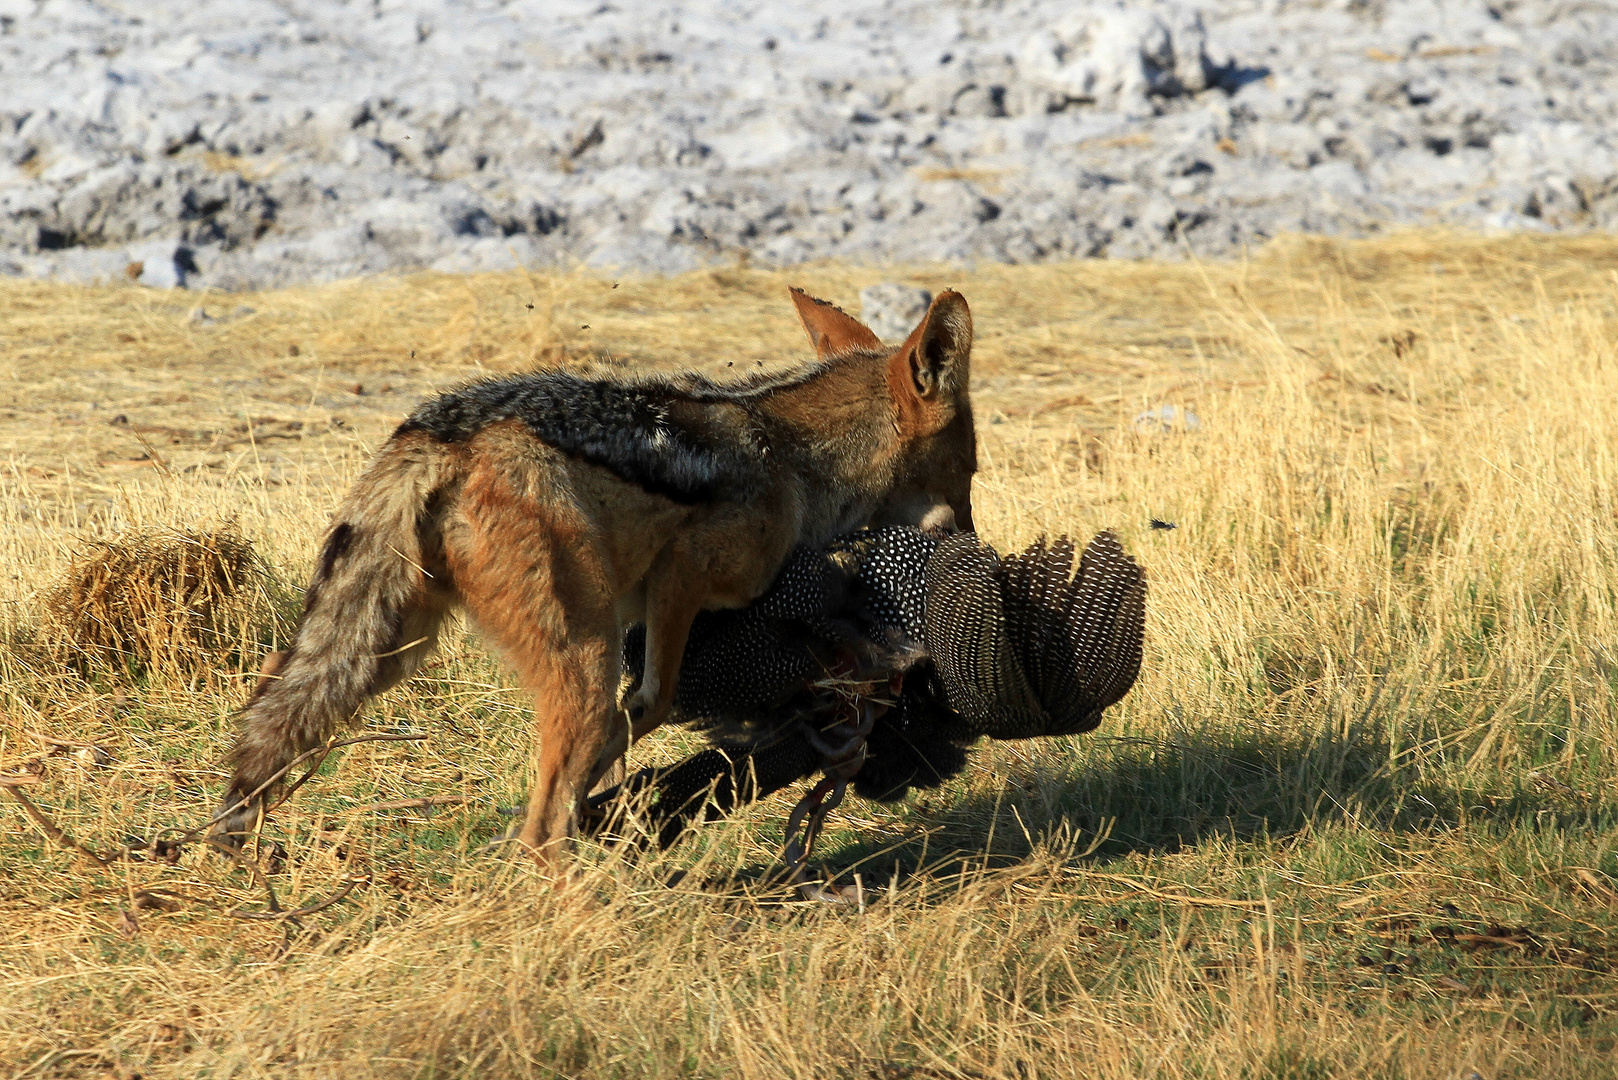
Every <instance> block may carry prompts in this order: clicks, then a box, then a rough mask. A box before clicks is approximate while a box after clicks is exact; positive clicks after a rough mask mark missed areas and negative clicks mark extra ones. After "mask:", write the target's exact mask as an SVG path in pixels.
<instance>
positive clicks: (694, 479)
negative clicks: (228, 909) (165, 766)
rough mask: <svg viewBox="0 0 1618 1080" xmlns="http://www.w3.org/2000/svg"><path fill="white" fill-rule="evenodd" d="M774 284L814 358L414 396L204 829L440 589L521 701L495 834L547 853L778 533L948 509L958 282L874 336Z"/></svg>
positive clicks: (357, 495)
mask: <svg viewBox="0 0 1618 1080" xmlns="http://www.w3.org/2000/svg"><path fill="white" fill-rule="evenodd" d="M792 300H793V302H794V304H795V305H796V306H797V309H798V314H799V316H800V318H801V319H802V321H803V325H804V328H805V329H806V330H807V331H808V333H809V337H810V340H811V341H812V342H813V343H814V346H815V351H816V353H817V359H816V360H815V361H814V362H812V363H810V364H808V365H807V366H805V367H803V368H801V369H799V370H797V371H794V372H792V373H789V374H786V375H780V376H767V375H760V376H755V377H754V378H752V379H750V380H746V381H742V382H737V383H733V384H731V383H716V382H712V381H709V380H707V379H705V378H702V377H700V376H695V375H682V376H674V377H662V378H653V377H647V378H641V379H630V380H611V379H587V378H583V377H581V376H577V375H573V374H567V373H562V372H554V371H553V372H539V373H534V374H526V375H516V376H511V377H508V378H501V379H491V380H487V381H483V382H477V383H473V384H471V385H469V386H465V387H462V388H461V389H458V390H453V391H451V392H449V393H447V394H444V395H443V396H441V397H438V398H436V399H434V400H432V401H429V402H427V403H426V404H424V405H422V406H421V407H419V408H418V409H417V410H416V411H415V412H414V413H413V414H412V415H411V416H410V418H409V419H408V420H406V421H405V422H404V424H403V425H402V426H400V428H399V429H398V430H397V431H396V432H394V434H393V436H392V437H391V438H390V439H389V440H388V442H387V443H386V445H384V446H383V448H382V450H381V451H380V452H379V453H378V454H377V456H376V459H375V460H374V461H373V462H372V463H371V465H370V467H369V468H368V469H367V470H366V471H365V473H364V474H363V475H362V476H361V477H360V479H359V481H358V482H357V483H356V484H355V485H354V488H353V490H352V491H350V492H349V493H348V495H347V497H346V498H345V499H344V500H343V502H342V504H341V506H340V507H339V508H338V510H337V513H336V515H335V516H334V518H333V520H332V525H331V528H330V530H329V531H328V533H327V535H326V540H325V544H324V546H323V547H322V548H321V552H320V557H319V560H318V563H317V565H316V568H315V572H314V576H313V579H312V580H311V581H310V584H309V590H308V594H307V597H306V601H305V607H304V613H303V618H302V620H301V621H300V623H299V624H298V629H297V633H296V635H295V637H294V640H293V643H292V644H291V646H290V647H289V648H288V649H287V651H286V652H285V653H284V654H282V655H281V657H280V658H279V663H278V665H277V667H276V669H275V671H274V677H273V678H268V679H265V680H263V681H262V682H261V683H260V685H259V686H258V688H257V689H256V690H255V691H254V692H253V694H252V696H251V698H250V699H249V700H248V702H247V705H246V706H245V708H244V709H243V713H242V728H241V735H240V737H239V739H238V741H237V744H236V748H235V751H234V763H235V775H234V778H233V779H232V781H231V785H230V789H229V791H228V792H227V794H226V796H225V801H224V807H231V806H235V805H236V804H239V803H245V804H244V805H241V806H239V807H238V808H237V809H235V810H233V811H232V812H230V813H229V814H227V815H226V816H225V817H223V818H222V820H221V821H220V823H219V825H218V826H217V830H218V834H219V835H220V836H222V837H224V838H230V837H236V838H238V839H239V838H240V837H241V836H242V835H243V834H245V833H247V832H248V831H250V830H251V829H252V827H253V825H254V823H255V821H256V819H257V817H258V815H259V813H260V809H261V807H262V805H263V804H264V800H265V798H266V797H267V795H268V794H269V790H266V791H265V792H263V793H260V794H259V795H258V796H257V797H255V798H253V799H251V800H247V798H246V797H247V796H249V795H250V794H252V793H253V792H254V791H256V790H257V789H258V788H260V787H261V786H263V785H264V784H265V782H266V781H267V780H269V779H270V778H271V777H273V776H274V775H275V774H276V773H277V772H278V771H280V770H282V769H283V768H284V767H285V766H286V765H287V763H288V762H290V761H291V760H292V759H293V758H294V757H295V756H297V755H298V754H299V753H301V752H303V751H305V750H308V749H311V748H314V747H317V746H319V745H321V744H322V743H323V742H325V741H326V740H327V739H328V738H330V737H331V735H332V733H333V732H334V731H335V730H336V729H337V728H338V727H339V726H340V725H342V724H344V723H346V722H347V721H349V720H350V719H351V718H352V717H353V716H354V715H355V713H356V712H357V711H358V709H359V707H360V706H361V704H363V702H364V701H365V699H366V698H368V697H370V696H372V695H374V694H377V693H380V692H381V691H383V690H385V689H386V688H388V687H389V686H392V685H394V684H395V683H397V682H399V681H400V680H401V679H403V678H405V677H406V676H408V675H409V674H410V673H411V672H413V671H415V670H416V668H417V666H418V665H420V663H421V662H422V660H423V659H424V658H425V657H426V656H427V655H428V653H429V652H430V651H431V650H432V648H433V645H434V640H435V637H436V635H437V632H438V628H439V624H440V623H441V621H442V620H443V618H444V616H445V615H446V614H447V613H448V612H449V611H450V610H451V609H452V608H455V607H457V606H459V607H463V608H464V609H465V610H466V612H467V613H468V614H469V615H470V617H471V618H472V620H473V621H474V622H475V623H476V625H477V626H478V627H480V628H481V630H482V631H483V632H484V634H486V635H487V636H488V637H489V638H491V639H492V640H493V641H494V642H495V644H496V645H498V646H499V648H500V650H501V651H502V652H503V653H504V655H505V656H506V657H507V659H508V660H509V661H510V663H511V664H512V665H513V666H514V667H515V668H516V670H517V673H518V675H519V676H520V678H521V679H522V682H523V683H524V685H525V686H526V687H527V688H528V690H529V691H531V692H532V694H533V696H534V708H535V718H536V722H537V724H536V726H537V732H536V734H537V736H538V760H537V769H536V775H535V779H534V785H533V789H532V792H531V795H530V798H529V800H528V812H527V818H526V820H525V822H524V824H523V827H522V831H521V833H520V839H521V841H522V843H523V844H524V845H526V846H527V848H528V849H529V850H530V851H532V852H533V853H534V855H535V857H536V858H537V859H538V860H539V862H540V864H541V866H542V867H545V866H553V865H554V863H555V860H556V858H557V854H558V848H559V847H560V844H561V842H562V841H564V840H565V839H566V838H567V837H568V836H569V835H570V833H571V831H572V829H573V827H574V824H575V819H576V817H577V809H578V806H579V804H580V802H581V800H582V799H583V797H584V796H585V795H586V794H587V793H588V791H589V790H590V788H591V787H592V786H593V784H594V783H595V781H596V779H597V778H598V777H599V776H601V775H602V774H603V773H604V772H605V771H606V769H607V768H608V767H609V766H611V765H612V764H613V763H614V762H615V761H616V760H617V759H618V758H619V757H620V756H621V755H622V754H623V752H624V751H625V750H626V749H627V747H628V746H629V744H630V743H631V742H632V741H633V740H634V739H638V738H639V737H640V736H642V735H644V734H645V733H646V732H648V731H650V730H651V729H652V728H654V727H656V726H657V725H658V724H659V723H661V722H662V721H663V719H664V718H665V717H666V716H667V715H668V711H669V706H670V702H671V699H672V697H673V693H674V688H675V684H676V681H677V679H678V676H679V668H680V657H681V654H682V652H683V651H684V647H685V642H686V635H687V632H688V630H689V629H690V626H691V620H692V618H693V617H694V616H695V615H696V613H697V612H698V611H699V610H702V609H703V608H719V607H741V606H745V605H746V604H748V603H749V602H750V601H752V600H753V599H754V598H755V597H757V596H758V595H759V594H760V593H761V592H763V591H764V589H765V588H766V587H767V586H768V585H769V584H770V582H771V580H772V579H773V578H774V576H775V574H776V572H777V571H778V570H779V568H780V567H781V565H782V563H783V562H784V561H785V559H786V558H787V556H788V555H789V554H790V553H791V551H792V550H793V548H794V547H796V546H798V545H811V546H819V545H821V544H823V543H825V542H826V541H827V540H829V539H830V538H831V537H833V536H836V535H839V534H841V533H845V532H848V531H849V530H851V529H856V528H859V527H861V526H863V525H866V524H929V525H948V524H950V523H951V522H953V523H954V524H955V525H957V526H959V527H960V528H963V529H969V528H971V526H972V511H971V483H972V474H973V472H974V471H975V469H976V467H977V456H976V441H975V435H974V432H973V427H972V406H971V401H970V398H969V396H968V392H967V383H968V373H969V357H970V353H971V347H972V317H971V313H970V312H969V311H968V309H967V306H966V301H965V300H964V299H963V298H962V297H961V296H960V294H959V293H956V292H944V293H941V294H940V295H939V296H938V298H937V299H936V300H934V301H933V304H932V307H931V308H930V309H929V310H928V312H927V315H926V317H925V318H924V319H923V321H922V323H921V325H920V326H918V327H917V328H916V329H915V330H914V331H913V332H912V333H911V335H910V336H909V338H907V339H906V340H905V342H904V344H902V345H900V346H899V347H898V348H896V349H894V348H887V347H884V346H883V345H882V343H881V342H880V341H878V340H877V338H876V335H874V334H872V333H871V331H870V330H868V329H866V327H864V326H863V325H861V324H860V323H859V322H857V321H855V320H854V319H853V318H851V317H849V316H848V315H846V314H844V313H843V312H842V311H840V310H838V309H837V308H835V307H833V306H832V305H830V304H828V303H826V302H824V301H820V300H815V299H812V298H811V297H809V296H808V295H806V294H804V293H803V292H801V291H799V290H793V292H792ZM637 622H644V623H645V625H646V662H645V665H644V669H643V670H644V672H645V674H644V676H643V678H642V679H641V682H640V685H639V686H638V687H636V688H635V689H634V690H633V691H632V692H631V693H630V694H629V696H628V697H627V699H626V704H625V708H624V709H623V710H622V712H621V711H620V708H619V704H618V700H617V695H618V686H619V666H620V665H619V657H620V644H621V642H622V641H623V638H624V630H625V628H626V627H628V626H630V625H631V624H634V623H637ZM625 714H627V715H625ZM272 788H273V785H272ZM222 809H223V808H222Z"/></svg>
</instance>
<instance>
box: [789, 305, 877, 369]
mask: <svg viewBox="0 0 1618 1080" xmlns="http://www.w3.org/2000/svg"><path fill="white" fill-rule="evenodd" d="M787 291H788V292H790V293H791V294H792V304H793V306H794V307H796V308H797V309H798V318H799V319H802V320H803V328H804V330H805V331H806V332H807V333H808V334H809V343H810V344H811V345H813V346H814V347H815V355H816V356H818V357H819V358H820V359H822V360H825V359H826V358H828V357H832V356H839V355H841V354H843V353H846V352H854V351H856V350H863V349H880V348H882V342H881V341H880V340H879V339H878V338H877V336H876V335H875V334H873V333H871V331H870V329H869V328H867V327H866V325H865V324H864V323H862V322H860V321H859V320H858V319H856V318H854V316H852V315H850V314H848V312H846V311H844V310H843V309H842V308H839V307H837V306H836V305H834V304H832V303H830V302H829V301H826V300H816V299H815V298H814V297H812V296H810V295H809V294H808V293H806V292H804V291H803V290H802V289H791V288H789V289H788V290H787Z"/></svg>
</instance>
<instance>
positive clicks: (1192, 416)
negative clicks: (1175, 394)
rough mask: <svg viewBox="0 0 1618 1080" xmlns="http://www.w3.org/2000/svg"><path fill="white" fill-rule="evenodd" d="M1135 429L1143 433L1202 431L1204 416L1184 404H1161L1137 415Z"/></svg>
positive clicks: (1166, 433) (1163, 433)
mask: <svg viewBox="0 0 1618 1080" xmlns="http://www.w3.org/2000/svg"><path fill="white" fill-rule="evenodd" d="M1135 430H1136V431H1139V432H1140V433H1141V434H1143V435H1172V434H1182V433H1184V432H1188V431H1201V430H1202V418H1201V417H1199V416H1198V415H1197V414H1196V413H1194V412H1192V411H1191V410H1190V409H1187V408H1185V407H1184V406H1183V405H1159V406H1155V407H1153V408H1150V409H1147V410H1146V411H1145V412H1143V413H1141V414H1140V415H1139V416H1137V417H1135Z"/></svg>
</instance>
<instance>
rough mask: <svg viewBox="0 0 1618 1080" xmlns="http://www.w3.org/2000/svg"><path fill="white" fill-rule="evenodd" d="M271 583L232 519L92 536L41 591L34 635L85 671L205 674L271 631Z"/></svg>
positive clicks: (45, 650) (46, 650)
mask: <svg viewBox="0 0 1618 1080" xmlns="http://www.w3.org/2000/svg"><path fill="white" fill-rule="evenodd" d="M272 588H273V585H272V584H271V581H270V578H269V575H268V573H267V571H266V568H265V567H264V565H263V563H262V562H261V561H260V560H259V558H258V557H257V555H256V554H254V552H253V542H252V541H251V540H248V539H247V538H246V537H244V536H242V535H241V533H240V532H238V531H237V529H236V527H235V525H234V523H228V522H227V523H225V524H223V525H220V526H218V527H216V528H213V529H209V530H204V531H198V530H194V529H180V530H169V531H149V530H141V531H136V532H133V533H128V534H124V535H121V536H118V537H116V538H114V539H108V540H92V541H90V542H89V543H87V544H86V545H85V546H84V547H83V548H82V549H81V550H80V551H78V552H77V553H75V555H74V556H73V559H72V562H71V563H70V564H69V565H68V568H67V570H66V572H65V573H64V574H63V576H62V581H61V583H60V584H59V585H57V586H56V587H55V588H54V589H52V590H51V591H50V592H48V593H46V594H45V596H44V597H43V598H42V599H41V602H40V617H39V624H40V625H39V636H38V641H37V645H38V646H39V650H40V652H41V654H42V656H43V658H44V659H46V660H47V661H50V662H55V663H58V664H65V665H68V666H71V667H74V668H77V669H79V670H81V671H82V672H84V673H86V674H92V675H94V674H101V675H110V676H114V677H116V676H118V675H126V676H139V675H143V674H144V675H146V676H149V677H152V676H155V677H157V678H162V677H164V676H165V675H167V676H173V675H179V676H181V677H187V676H189V677H190V678H191V679H193V680H196V679H206V678H208V677H209V676H210V675H213V674H217V673H218V672H219V671H220V670H221V669H222V668H223V667H224V666H225V665H226V664H227V663H229V662H230V661H232V660H235V661H237V662H238V663H239V662H240V660H241V659H243V657H242V655H241V650H242V648H243V647H244V645H245V646H246V647H248V648H249V649H250V651H249V652H248V654H247V656H246V659H247V660H248V661H249V662H251V661H252V660H253V659H254V658H255V657H256V655H257V653H258V651H259V649H258V648H254V647H253V646H255V645H257V644H258V643H259V642H260V641H261V640H263V639H267V638H272V637H273V631H272V628H276V623H277V621H278V620H277V615H278V614H279V613H278V612H277V611H276V605H275V602H274V599H273V598H272V597H271V596H270V592H271V590H272ZM266 631H272V632H270V633H267V632H266Z"/></svg>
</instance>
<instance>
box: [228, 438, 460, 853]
mask: <svg viewBox="0 0 1618 1080" xmlns="http://www.w3.org/2000/svg"><path fill="white" fill-rule="evenodd" d="M451 472H452V469H451V467H450V462H449V460H448V459H447V456H446V453H445V451H444V450H443V449H442V448H440V447H437V446H434V445H432V444H423V443H416V442H414V441H405V440H397V441H395V442H394V443H393V444H392V445H390V446H388V447H387V448H385V449H384V450H383V451H382V453H381V454H380V455H379V456H378V457H377V459H376V461H375V462H373V463H372V465H371V467H370V468H369V469H368V470H367V471H366V473H365V475H363V476H362V477H361V478H360V480H359V482H358V483H356V484H355V485H354V488H353V490H352V491H350V492H349V494H348V496H347V497H346V498H345V499H344V501H343V503H342V505H341V506H340V507H339V508H338V510H337V513H336V515H335V516H334V517H333V519H332V526H331V529H330V530H329V531H328V533H327V535H326V542H325V544H324V545H323V546H322V547H321V551H320V561H319V563H318V564H317V565H316V567H315V572H314V576H313V578H312V579H311V580H310V583H309V591H308V593H307V595H306V597H305V600H304V611H303V617H302V618H301V619H300V620H299V623H298V629H297V633H296V635H295V636H294V639H293V642H292V645H291V646H290V647H289V648H288V649H287V650H286V652H285V653H283V654H282V656H281V660H280V664H279V666H278V667H276V668H275V669H274V671H273V672H270V673H269V675H268V676H267V677H266V678H265V679H264V680H263V681H261V682H260V684H259V686H258V688H257V689H256V690H255V691H254V692H253V695H252V697H251V698H249V699H248V702H247V705H246V706H245V707H244V708H243V710H242V713H241V734H240V736H239V738H238V739H237V742H236V747H235V750H234V751H233V752H232V759H233V762H234V764H235V775H234V778H233V779H232V781H231V786H230V789H229V791H228V792H227V793H226V796H225V801H224V804H223V805H222V806H221V810H225V809H228V808H230V807H232V806H235V804H237V803H240V802H242V800H243V799H244V798H245V797H246V796H248V795H250V794H252V793H253V792H254V791H255V790H256V789H257V788H259V787H260V786H261V785H263V784H264V783H265V782H266V781H268V780H269V779H270V778H271V777H273V776H274V775H275V774H276V773H277V772H278V771H279V770H281V769H283V768H285V766H286V765H287V763H288V762H290V761H291V760H292V759H293V758H295V757H296V756H297V755H298V754H300V753H302V752H303V751H305V750H310V749H313V748H314V747H317V746H319V745H320V744H321V743H323V742H325V741H326V740H327V739H328V738H330V737H331V735H332V734H333V733H334V732H335V731H336V730H337V729H338V728H339V727H340V726H341V725H343V724H344V723H346V722H347V721H348V720H349V719H350V718H352V717H353V716H354V714H355V713H356V712H357V711H358V710H359V708H360V706H361V705H362V704H363V703H364V701H365V699H366V698H368V697H370V696H372V695H374V694H378V693H380V692H382V691H383V690H386V689H387V688H388V687H390V686H392V685H394V684H395V683H397V682H399V681H400V680H401V679H403V678H405V677H406V676H408V675H410V673H411V672H413V671H414V670H415V669H416V667H417V666H418V665H419V664H420V663H421V661H422V660H423V659H424V658H425V657H426V656H427V654H428V653H429V652H430V651H431V650H432V648H433V644H434V642H435V639H436V637H437V633H438V626H439V623H440V622H441V621H442V619H443V617H444V614H445V613H446V611H447V610H448V608H449V606H450V605H451V603H453V601H454V595H455V593H454V588H453V585H452V583H451V582H450V581H449V575H448V571H447V570H446V569H445V566H444V557H443V540H442V535H441V532H440V523H439V520H438V505H439V504H440V503H441V502H442V501H443V495H444V492H445V489H446V487H448V486H449V484H450V483H451V480H452V477H451V476H450V473H451ZM272 787H273V785H272ZM262 798H263V797H262V796H260V797H259V798H258V799H254V800H253V801H252V802H251V803H249V804H248V805H246V806H242V807H239V808H237V809H236V810H234V811H232V812H231V813H230V814H228V815H227V816H226V817H225V818H224V819H223V820H222V821H221V822H220V824H219V826H218V829H219V832H220V833H221V834H225V835H227V836H228V835H238V836H239V835H240V834H241V833H244V832H246V831H247V830H248V829H250V828H251V826H252V823H253V821H254V819H255V818H256V816H257V813H258V806H259V804H260V803H261V802H262Z"/></svg>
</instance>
